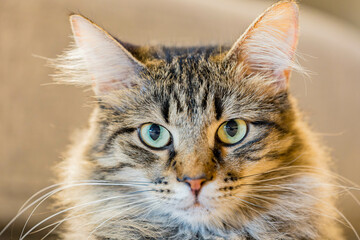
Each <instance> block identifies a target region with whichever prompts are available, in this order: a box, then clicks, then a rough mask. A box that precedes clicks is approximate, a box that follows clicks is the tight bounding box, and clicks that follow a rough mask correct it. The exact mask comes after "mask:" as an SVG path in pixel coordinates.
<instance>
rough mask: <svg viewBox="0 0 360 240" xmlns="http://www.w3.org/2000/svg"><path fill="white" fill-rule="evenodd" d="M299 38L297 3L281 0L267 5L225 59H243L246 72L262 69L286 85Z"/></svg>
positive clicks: (263, 72)
mask: <svg viewBox="0 0 360 240" xmlns="http://www.w3.org/2000/svg"><path fill="white" fill-rule="evenodd" d="M297 41H298V7H297V5H296V3H295V2H294V1H282V2H280V3H277V4H275V5H273V6H272V7H270V8H269V9H267V10H266V11H265V12H264V13H263V14H262V15H261V16H260V17H259V18H258V19H256V20H255V21H254V23H253V24H252V25H251V26H250V27H249V28H248V29H247V31H246V32H245V33H244V34H243V35H242V36H241V37H240V38H239V39H238V40H237V42H236V43H235V44H234V45H233V47H232V48H231V49H230V51H229V52H228V54H227V56H226V57H225V60H227V61H228V60H231V61H236V62H237V63H242V64H243V66H244V67H245V71H246V72H247V73H261V74H265V75H267V76H269V77H271V78H272V79H273V81H274V82H276V84H277V85H278V86H279V87H280V88H281V89H284V88H286V87H287V85H288V81H289V76H290V72H291V69H293V68H297V65H296V64H295V63H294V57H295V50H296V46H297Z"/></svg>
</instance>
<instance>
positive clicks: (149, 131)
mask: <svg viewBox="0 0 360 240" xmlns="http://www.w3.org/2000/svg"><path fill="white" fill-rule="evenodd" d="M139 137H140V140H141V141H142V142H143V143H144V144H145V145H147V146H149V147H152V148H162V147H165V146H166V145H168V144H169V143H170V140H171V135H170V132H169V131H168V130H167V129H166V128H164V127H163V126H160V125H158V124H155V123H146V124H143V125H142V126H141V127H140V129H139Z"/></svg>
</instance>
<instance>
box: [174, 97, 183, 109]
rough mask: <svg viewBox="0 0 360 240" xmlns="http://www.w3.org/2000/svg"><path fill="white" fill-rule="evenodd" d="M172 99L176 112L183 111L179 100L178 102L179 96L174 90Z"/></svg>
mask: <svg viewBox="0 0 360 240" xmlns="http://www.w3.org/2000/svg"><path fill="white" fill-rule="evenodd" d="M174 99H175V102H176V108H177V112H178V113H181V112H183V111H184V109H183V107H182V106H181V102H180V100H179V97H178V95H177V94H176V92H174Z"/></svg>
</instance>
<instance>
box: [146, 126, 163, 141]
mask: <svg viewBox="0 0 360 240" xmlns="http://www.w3.org/2000/svg"><path fill="white" fill-rule="evenodd" d="M160 130H161V129H160V126H159V125H156V124H153V125H151V127H150V128H149V135H150V137H151V139H152V140H154V141H156V140H157V139H158V138H159V137H160Z"/></svg>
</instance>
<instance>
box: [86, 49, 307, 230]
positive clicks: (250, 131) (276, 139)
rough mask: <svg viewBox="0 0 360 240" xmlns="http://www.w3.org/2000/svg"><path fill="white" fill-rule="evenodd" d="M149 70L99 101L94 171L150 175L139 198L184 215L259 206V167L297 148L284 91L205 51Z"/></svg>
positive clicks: (192, 219) (208, 218)
mask: <svg viewBox="0 0 360 240" xmlns="http://www.w3.org/2000/svg"><path fill="white" fill-rule="evenodd" d="M150 71H151V72H152V73H151V74H149V75H148V76H146V78H145V77H144V79H147V83H146V84H144V85H143V86H141V87H138V88H135V89H133V90H132V91H123V90H120V91H118V92H116V93H113V94H114V96H112V97H111V104H106V103H103V105H102V108H101V109H100V111H99V119H100V120H99V122H98V124H99V129H101V130H100V131H99V136H100V139H101V141H98V142H100V143H101V144H99V145H96V147H95V148H94V150H93V151H94V152H95V153H96V154H99V153H101V156H100V157H96V161H98V165H97V166H96V167H95V168H94V170H95V171H96V174H95V175H94V177H98V178H100V179H101V180H108V181H125V182H126V181H143V182H148V183H149V186H148V189H151V191H149V192H146V194H144V197H145V198H147V199H150V200H154V201H156V202H159V205H160V206H162V207H161V208H160V209H159V211H162V213H163V214H170V215H172V216H173V217H176V218H181V219H185V220H186V221H188V222H189V223H191V224H197V223H201V224H204V223H206V224H210V223H211V224H222V220H226V218H232V219H234V218H235V219H236V218H238V217H240V218H241V217H243V216H244V214H243V213H242V211H243V210H242V208H244V209H247V208H249V207H250V208H257V207H256V206H251V204H254V205H257V204H256V203H257V202H258V200H257V199H256V198H255V199H254V196H256V194H258V193H257V190H258V188H259V186H261V181H264V182H266V180H264V179H263V178H265V179H266V177H265V176H264V175H261V173H263V172H266V171H269V170H271V169H273V168H276V167H278V166H280V165H281V164H284V160H288V159H291V158H295V155H296V153H297V152H298V151H299V150H300V146H299V145H297V144H296V143H295V142H294V134H293V133H292V124H293V123H292V120H291V117H292V114H291V107H290V106H291V105H290V102H289V100H288V96H287V93H286V91H282V92H277V91H269V86H267V85H262V84H259V82H260V81H263V80H264V79H256V78H253V77H251V78H249V79H246V77H244V78H242V79H241V80H240V81H239V79H236V78H237V76H235V75H234V74H233V73H232V72H231V71H230V70H229V69H225V68H220V67H219V66H218V63H216V62H215V63H211V62H209V60H206V59H204V56H189V57H188V58H185V59H183V60H182V61H178V60H176V61H173V62H171V63H163V64H162V65H161V66H159V65H157V66H156V69H155V68H152V69H151V70H150ZM154 73H156V74H154ZM164 73H173V74H171V75H170V74H164ZM144 81H145V80H144ZM108 101H109V100H108ZM231 127H232V128H231ZM226 128H227V129H226ZM230 135H232V136H230ZM234 136H235V138H234ZM103 143H105V144H103ZM291 148H297V149H296V151H295V149H294V151H293V152H292V151H289V149H291ZM284 152H287V153H286V155H287V156H286V158H284V157H285V156H282V155H283V154H284ZM90 157H91V158H93V156H92V155H90ZM269 177H272V175H271V174H269ZM140 189H141V188H140ZM138 190H139V189H138ZM129 191H134V189H129ZM262 195H263V196H264V195H266V194H262ZM254 200H255V201H254ZM260 203H261V201H260ZM249 204H250V205H249ZM262 205H263V203H261V204H260V206H262ZM240 213H242V214H240ZM243 220H244V219H243ZM237 222H239V221H237Z"/></svg>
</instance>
